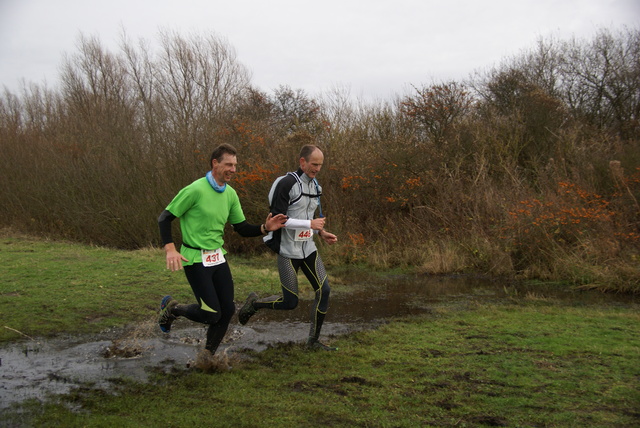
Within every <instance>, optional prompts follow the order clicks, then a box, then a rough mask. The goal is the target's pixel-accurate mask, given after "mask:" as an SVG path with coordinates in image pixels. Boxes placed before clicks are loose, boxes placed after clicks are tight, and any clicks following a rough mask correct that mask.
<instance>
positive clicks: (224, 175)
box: [211, 153, 238, 185]
mask: <svg viewBox="0 0 640 428" xmlns="http://www.w3.org/2000/svg"><path fill="white" fill-rule="evenodd" d="M237 164H238V161H237V159H236V157H235V156H234V155H230V154H229V153H225V154H223V155H222V159H220V162H218V160H217V159H214V160H213V162H212V171H211V174H212V175H213V178H215V179H216V181H217V182H218V184H220V185H222V184H224V183H226V182H228V181H229V180H231V177H233V174H235V173H236V165H237Z"/></svg>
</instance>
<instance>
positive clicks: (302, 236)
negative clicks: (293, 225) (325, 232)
mask: <svg viewBox="0 0 640 428" xmlns="http://www.w3.org/2000/svg"><path fill="white" fill-rule="evenodd" d="M311 238H313V230H311V229H304V230H296V237H295V239H294V240H295V241H308V240H310V239H311Z"/></svg>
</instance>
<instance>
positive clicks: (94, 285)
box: [0, 231, 640, 427]
mask: <svg viewBox="0 0 640 428" xmlns="http://www.w3.org/2000/svg"><path fill="white" fill-rule="evenodd" d="M0 239H1V240H2V245H1V246H0V256H1V257H0V269H1V270H2V282H1V283H0V325H1V326H2V327H3V328H2V329H1V331H0V335H1V336H0V340H1V341H2V342H5V343H7V342H15V341H19V340H23V339H24V338H25V336H28V337H41V336H42V337H46V336H55V335H58V334H62V333H65V334H80V333H98V332H100V331H102V330H103V329H105V328H108V327H112V326H124V325H126V324H128V323H131V322H135V321H138V320H141V319H147V318H148V317H150V316H153V314H154V313H155V311H156V309H157V308H156V304H157V301H158V299H159V297H161V295H162V293H163V290H165V289H166V288H167V287H168V286H171V287H172V288H173V289H174V290H178V295H179V297H182V298H184V299H191V298H192V297H191V292H190V290H189V288H188V286H187V285H186V281H185V280H184V277H182V276H179V275H178V276H172V274H170V273H169V272H167V271H165V270H164V266H163V264H164V263H163V257H162V252H161V251H159V250H155V249H150V250H141V251H133V252H124V251H117V250H109V249H104V248H96V247H89V246H82V245H76V244H70V243H62V242H50V241H43V240H39V239H34V238H30V237H25V236H18V235H15V234H12V233H10V232H7V231H4V232H3V233H2V234H1V235H0ZM232 263H234V264H235V268H234V275H235V278H236V283H237V295H241V296H242V295H244V294H245V292H247V291H248V290H249V289H252V288H254V287H255V285H256V284H258V283H260V284H266V287H267V288H269V287H273V290H277V282H278V281H277V273H276V272H275V266H274V265H273V264H269V263H266V264H265V263H256V262H255V261H251V260H242V259H235V258H234V260H233V261H232ZM336 271H339V269H336ZM334 282H335V283H338V284H339V283H340V278H335V281H334ZM263 287H264V285H263ZM342 292H348V289H344V290H343V291H342ZM4 327H8V328H4ZM332 344H334V345H337V346H339V348H340V349H339V351H338V352H331V353H322V352H309V351H306V350H305V349H304V348H303V347H302V346H300V345H296V344H289V345H283V346H277V347H273V348H270V349H268V350H266V351H264V352H260V353H256V352H249V351H247V352H245V353H244V354H243V355H242V358H239V357H238V358H236V359H235V360H234V361H233V364H232V366H233V368H232V369H231V370H216V367H217V366H216V365H215V364H214V365H211V366H210V367H209V369H202V368H189V369H186V368H182V367H176V369H175V370H174V371H173V372H172V373H170V374H166V373H158V372H154V371H153V370H152V372H153V374H152V377H151V381H150V382H148V383H137V382H132V381H128V380H119V381H114V382H113V384H112V385H113V386H112V390H111V391H102V390H94V389H92V388H91V387H90V386H87V387H83V388H79V389H77V390H76V391H75V392H73V393H72V394H69V395H65V396H60V397H57V398H52V399H51V401H49V402H47V403H40V402H35V401H33V402H27V403H24V405H23V406H21V407H20V408H16V409H11V410H10V411H7V412H5V414H4V415H3V416H2V418H1V419H2V420H1V421H0V425H1V426H65V427H112V426H122V427H146V426H169V427H182V426H185V427H186V426H225V427H226V426H229V427H231V426H233V427H261V426H265V427H266V426H274V425H279V426H287V427H289V426H291V427H307V426H334V427H416V426H452V427H453V426H472V427H475V426H509V427H533V426H536V427H540V426H544V427H586V426H589V427H634V426H638V425H640V411H639V410H638V409H640V390H639V379H640V364H639V362H640V313H639V311H638V307H637V305H633V304H628V305H623V304H619V303H618V304H597V305H585V304H577V303H572V302H566V301H557V300H553V299H548V298H535V296H522V297H520V298H518V299H507V300H505V301H502V302H493V303H490V304H488V303H480V302H479V301H475V300H474V299H465V300H464V301H459V302H443V303H440V304H436V305H432V306H431V307H430V311H429V312H428V313H426V314H424V315H421V316H415V317H412V318H411V319H395V320H391V321H390V322H388V323H387V324H385V325H383V326H381V327H379V328H377V329H375V330H367V331H360V332H355V333H352V334H349V335H347V336H342V337H338V338H335V339H334V340H333V341H332ZM232 358H234V357H232Z"/></svg>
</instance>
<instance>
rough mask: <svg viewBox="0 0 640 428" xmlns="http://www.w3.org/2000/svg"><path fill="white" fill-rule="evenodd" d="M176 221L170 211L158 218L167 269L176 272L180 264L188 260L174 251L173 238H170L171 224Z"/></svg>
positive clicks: (163, 212) (180, 266) (165, 211)
mask: <svg viewBox="0 0 640 428" xmlns="http://www.w3.org/2000/svg"><path fill="white" fill-rule="evenodd" d="M175 219H176V216H174V215H173V214H171V212H170V211H167V210H164V211H162V213H161V214H160V216H159V217H158V227H159V228H160V238H161V239H162V243H163V244H164V251H165V254H166V259H167V269H170V270H171V271H176V270H180V269H182V262H183V261H185V262H187V261H188V260H187V259H185V258H184V256H183V255H182V254H180V252H179V251H178V250H177V249H176V246H175V244H174V243H173V237H172V236H171V222H172V221H173V220H175Z"/></svg>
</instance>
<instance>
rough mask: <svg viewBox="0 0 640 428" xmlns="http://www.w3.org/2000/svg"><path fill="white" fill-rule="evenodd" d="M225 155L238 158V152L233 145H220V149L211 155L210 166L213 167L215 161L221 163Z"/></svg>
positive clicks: (217, 148) (216, 149)
mask: <svg viewBox="0 0 640 428" xmlns="http://www.w3.org/2000/svg"><path fill="white" fill-rule="evenodd" d="M225 154H228V155H231V156H236V155H237V154H238V151H237V150H236V148H235V147H233V146H232V145H231V144H226V143H224V144H220V145H219V146H218V147H216V148H215V149H213V153H211V159H209V164H210V165H211V166H213V160H214V159H215V160H217V161H218V162H220V161H221V160H222V156H224V155H225Z"/></svg>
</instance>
